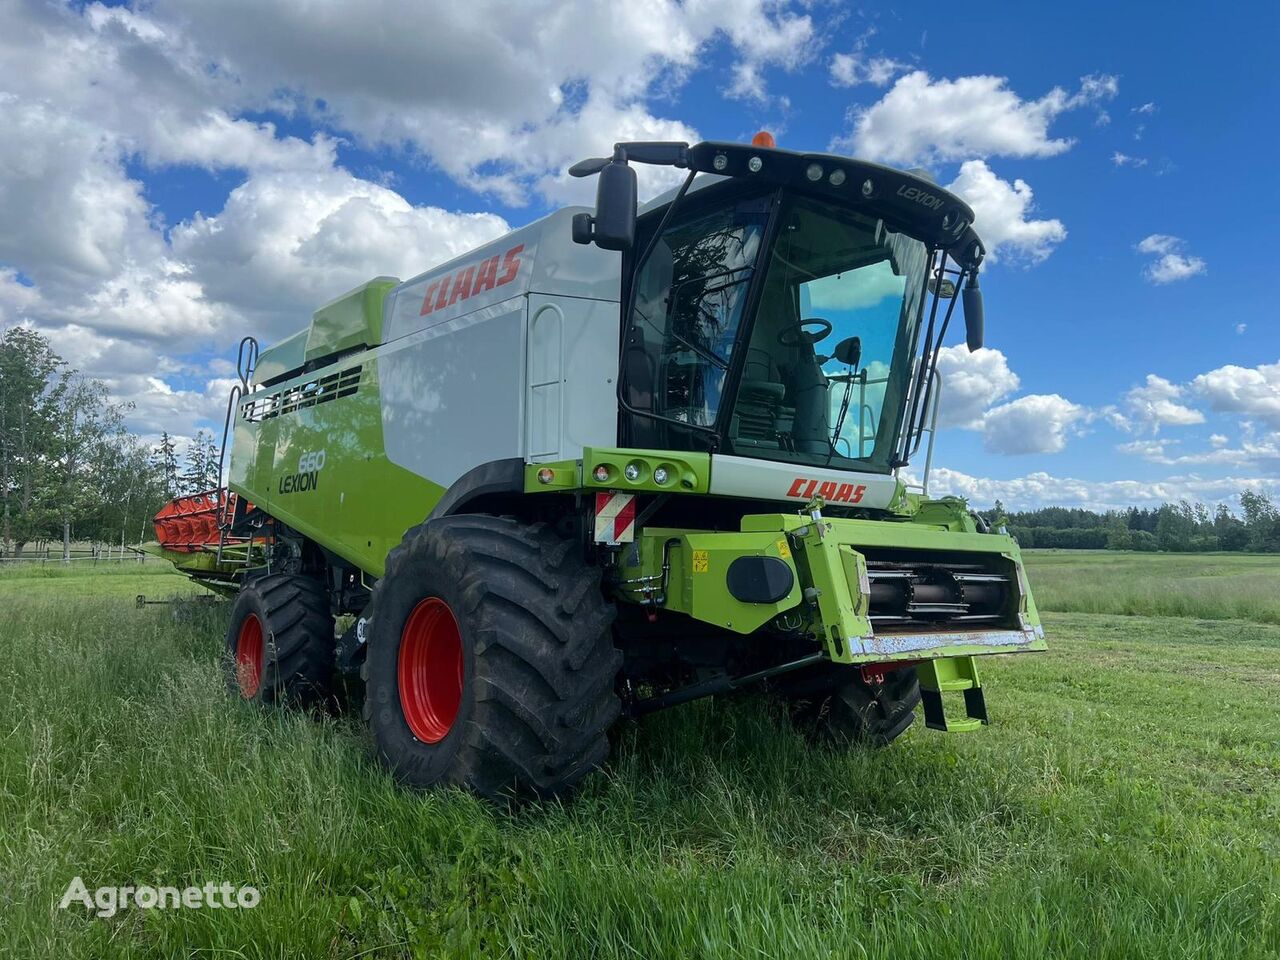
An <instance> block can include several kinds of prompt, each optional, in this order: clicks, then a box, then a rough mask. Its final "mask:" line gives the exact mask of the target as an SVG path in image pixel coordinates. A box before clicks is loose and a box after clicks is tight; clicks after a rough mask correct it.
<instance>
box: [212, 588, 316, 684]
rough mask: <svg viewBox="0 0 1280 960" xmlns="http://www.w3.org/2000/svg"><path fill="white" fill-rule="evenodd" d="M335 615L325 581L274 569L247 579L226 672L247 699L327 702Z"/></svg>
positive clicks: (230, 635)
mask: <svg viewBox="0 0 1280 960" xmlns="http://www.w3.org/2000/svg"><path fill="white" fill-rule="evenodd" d="M334 649H335V641H334V636H333V617H332V616H331V615H330V613H329V596H328V593H327V592H326V591H325V588H324V585H323V584H322V583H320V582H319V581H317V580H313V579H311V578H310V577H301V576H295V575H291V574H271V575H268V576H265V577H259V578H258V579H256V580H251V581H249V582H248V583H246V584H245V585H244V586H243V587H242V588H241V589H240V594H239V596H237V597H236V601H235V604H234V605H233V606H232V608H231V622H230V623H229V624H228V626H227V656H226V657H225V662H224V667H225V669H224V673H225V676H226V680H227V686H228V688H229V689H230V690H231V692H232V693H234V694H235V695H236V696H238V697H239V698H240V699H242V700H248V701H250V702H252V703H259V704H262V705H264V706H275V705H278V704H281V703H287V704H288V705H290V706H296V707H304V708H306V707H314V706H319V705H324V704H327V703H328V702H329V701H330V699H331V696H332V688H333V674H334Z"/></svg>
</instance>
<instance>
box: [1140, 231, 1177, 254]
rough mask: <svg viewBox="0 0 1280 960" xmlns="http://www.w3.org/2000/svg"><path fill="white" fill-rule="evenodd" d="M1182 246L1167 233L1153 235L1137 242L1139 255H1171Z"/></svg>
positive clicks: (1175, 238)
mask: <svg viewBox="0 0 1280 960" xmlns="http://www.w3.org/2000/svg"><path fill="white" fill-rule="evenodd" d="M1180 246H1182V241H1181V240H1180V239H1178V238H1177V237H1171V236H1169V235H1168V234H1167V233H1153V234H1151V236H1149V237H1145V238H1144V239H1142V240H1141V241H1139V242H1138V252H1139V253H1172V252H1173V251H1174V250H1177V249H1178V248H1179V247H1180Z"/></svg>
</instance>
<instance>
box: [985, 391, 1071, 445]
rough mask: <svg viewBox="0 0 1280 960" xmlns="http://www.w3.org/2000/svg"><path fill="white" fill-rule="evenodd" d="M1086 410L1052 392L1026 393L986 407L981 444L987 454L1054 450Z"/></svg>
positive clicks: (1063, 441) (1063, 440)
mask: <svg viewBox="0 0 1280 960" xmlns="http://www.w3.org/2000/svg"><path fill="white" fill-rule="evenodd" d="M1088 416H1089V411H1088V410H1087V409H1086V408H1085V407H1083V406H1081V405H1080V404H1078V403H1072V402H1071V401H1070V400H1067V399H1066V398H1064V397H1061V396H1059V395H1058V394H1056V393H1050V394H1030V395H1028V396H1025V397H1019V398H1018V399H1016V400H1011V401H1010V402H1008V403H1005V404H1001V405H1000V406H998V407H994V408H993V409H991V410H989V411H988V412H987V414H986V416H985V417H984V418H983V420H982V445H983V447H984V448H985V449H986V450H988V451H989V452H991V453H1005V454H1020V453H1058V452H1060V451H1061V450H1062V449H1063V448H1064V447H1065V446H1066V445H1067V437H1068V436H1069V435H1070V434H1071V432H1072V431H1073V430H1074V429H1076V428H1077V425H1078V424H1080V423H1081V422H1082V421H1084V420H1086V419H1087V418H1088Z"/></svg>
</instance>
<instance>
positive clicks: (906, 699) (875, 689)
mask: <svg viewBox="0 0 1280 960" xmlns="http://www.w3.org/2000/svg"><path fill="white" fill-rule="evenodd" d="M850 669H851V670H852V671H855V672H854V676H853V677H852V679H849V680H847V681H845V682H844V683H840V684H838V685H837V686H835V687H834V688H833V689H832V690H830V691H829V692H828V693H826V694H825V695H823V694H819V695H815V696H813V697H811V698H809V699H805V700H793V701H792V703H791V707H792V711H791V713H792V718H793V719H794V720H795V721H796V723H797V724H798V725H799V726H801V727H802V728H803V729H805V730H806V731H807V732H809V733H810V734H812V735H814V736H815V737H816V738H818V739H821V740H825V741H827V742H828V743H832V744H836V745H847V744H851V743H859V744H865V745H867V746H872V747H884V746H888V745H889V744H890V743H892V742H893V741H894V740H896V739H897V738H898V737H900V736H902V734H904V733H906V732H907V728H908V727H910V726H911V723H912V721H913V720H915V709H916V705H917V704H918V703H919V702H920V681H919V679H918V678H917V677H916V671H915V668H914V667H906V668H904V669H901V670H893V671H891V672H889V673H886V674H885V676H884V682H883V683H867V682H866V681H865V680H863V679H862V676H861V675H860V673H858V672H856V668H850Z"/></svg>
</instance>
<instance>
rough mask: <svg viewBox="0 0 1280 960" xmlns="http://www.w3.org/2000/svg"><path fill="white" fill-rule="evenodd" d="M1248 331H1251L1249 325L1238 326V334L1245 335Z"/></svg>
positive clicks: (1240, 324) (1238, 324)
mask: <svg viewBox="0 0 1280 960" xmlns="http://www.w3.org/2000/svg"><path fill="white" fill-rule="evenodd" d="M1248 329H1249V325H1248V324H1247V323H1237V324H1236V333H1244V332H1245V331H1246V330H1248Z"/></svg>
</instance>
